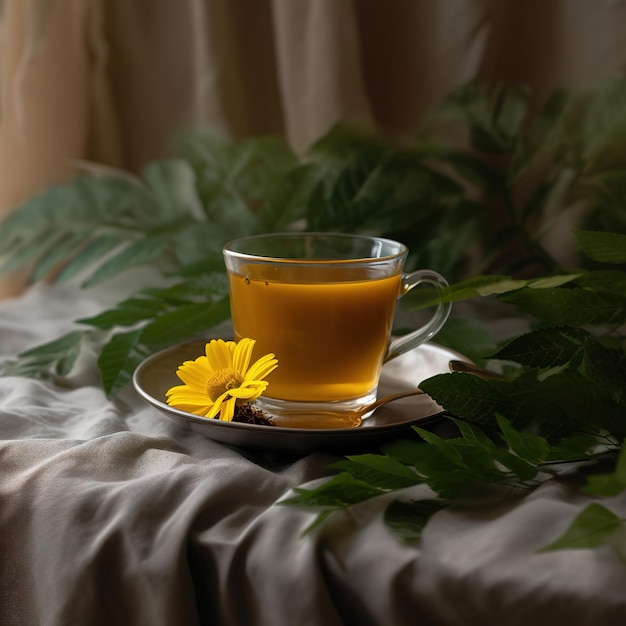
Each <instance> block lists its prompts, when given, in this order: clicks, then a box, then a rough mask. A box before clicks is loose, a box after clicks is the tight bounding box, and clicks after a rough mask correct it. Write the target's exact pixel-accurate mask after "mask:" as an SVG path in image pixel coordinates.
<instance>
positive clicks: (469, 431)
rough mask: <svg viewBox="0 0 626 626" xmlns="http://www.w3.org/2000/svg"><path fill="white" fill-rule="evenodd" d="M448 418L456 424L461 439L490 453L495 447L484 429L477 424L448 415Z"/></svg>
mask: <svg viewBox="0 0 626 626" xmlns="http://www.w3.org/2000/svg"><path fill="white" fill-rule="evenodd" d="M448 419H449V420H451V421H452V422H454V423H455V424H456V425H457V427H458V429H459V431H460V433H461V436H462V437H463V439H465V441H467V442H468V443H469V444H471V445H472V446H475V447H478V448H482V449H483V450H484V451H485V452H487V453H491V451H493V450H494V449H495V447H496V444H495V443H494V442H493V441H492V440H491V439H490V438H489V437H488V436H487V435H486V434H485V431H484V430H483V429H482V428H480V427H479V426H476V425H475V424H472V423H470V422H467V421H465V420H462V419H457V418H454V417H448Z"/></svg>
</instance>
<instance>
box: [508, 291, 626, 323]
mask: <svg viewBox="0 0 626 626" xmlns="http://www.w3.org/2000/svg"><path fill="white" fill-rule="evenodd" d="M500 298H501V299H502V300H504V301H505V302H508V303H510V304H513V305H515V306H517V307H519V308H520V309H522V310H524V311H526V312H527V313H530V314H531V315H533V316H534V317H537V318H539V319H542V320H545V321H547V322H552V323H554V324H559V325H566V326H584V325H587V324H592V325H598V324H621V323H623V322H626V296H624V295H623V294H619V293H615V294H609V293H604V292H602V293H601V292H594V291H591V290H589V289H579V288H572V289H566V288H555V289H542V290H540V291H537V290H533V289H520V290H518V291H515V292H514V293H508V294H506V295H503V296H500Z"/></svg>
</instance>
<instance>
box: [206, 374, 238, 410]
mask: <svg viewBox="0 0 626 626" xmlns="http://www.w3.org/2000/svg"><path fill="white" fill-rule="evenodd" d="M241 383H243V376H242V375H241V374H240V373H239V372H238V371H237V370H234V369H232V368H230V367H227V368H224V369H223V370H219V371H218V372H215V373H214V374H213V375H212V376H210V377H209V380H208V381H207V384H206V392H207V394H208V396H209V398H211V400H213V402H215V401H216V400H217V399H218V398H219V397H220V396H221V395H222V394H223V393H226V392H227V391H228V390H229V389H236V388H237V387H240V386H241Z"/></svg>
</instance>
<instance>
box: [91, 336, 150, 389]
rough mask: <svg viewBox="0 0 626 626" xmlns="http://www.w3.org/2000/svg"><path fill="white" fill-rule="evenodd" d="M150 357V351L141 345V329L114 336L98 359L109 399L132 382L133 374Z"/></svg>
mask: <svg viewBox="0 0 626 626" xmlns="http://www.w3.org/2000/svg"><path fill="white" fill-rule="evenodd" d="M148 355H149V351H148V350H147V348H146V347H145V346H144V345H142V343H141V329H139V330H134V331H131V332H127V333H119V334H117V335H113V337H112V338H111V340H110V341H109V342H108V343H107V344H106V345H105V346H104V347H103V348H102V351H101V353H100V356H99V358H98V367H99V368H100V373H101V376H102V384H103V386H104V390H105V392H106V395H107V397H108V398H110V397H111V396H114V395H115V394H116V393H117V392H119V391H120V390H121V389H122V388H124V387H125V386H126V385H127V384H128V383H129V382H130V380H131V379H132V376H133V372H134V371H135V369H136V368H137V366H138V365H139V364H140V363H141V362H142V361H143V360H144V359H145V358H146V357H147V356H148Z"/></svg>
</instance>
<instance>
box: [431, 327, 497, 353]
mask: <svg viewBox="0 0 626 626" xmlns="http://www.w3.org/2000/svg"><path fill="white" fill-rule="evenodd" d="M435 341H436V342H437V343H438V344H439V345H441V346H447V347H448V348H452V349H453V350H456V351H457V352H459V353H461V354H463V355H464V356H466V357H467V358H468V359H470V360H472V361H479V360H480V359H482V358H484V357H486V356H487V355H490V354H493V352H494V351H495V349H496V344H495V342H494V340H493V337H492V335H491V333H490V331H489V329H488V328H487V326H486V324H484V323H483V322H480V321H478V320H474V319H471V318H464V317H451V318H449V319H448V321H447V322H446V323H445V325H444V327H443V328H442V329H441V330H440V331H439V332H438V333H437V339H436V340H435Z"/></svg>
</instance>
